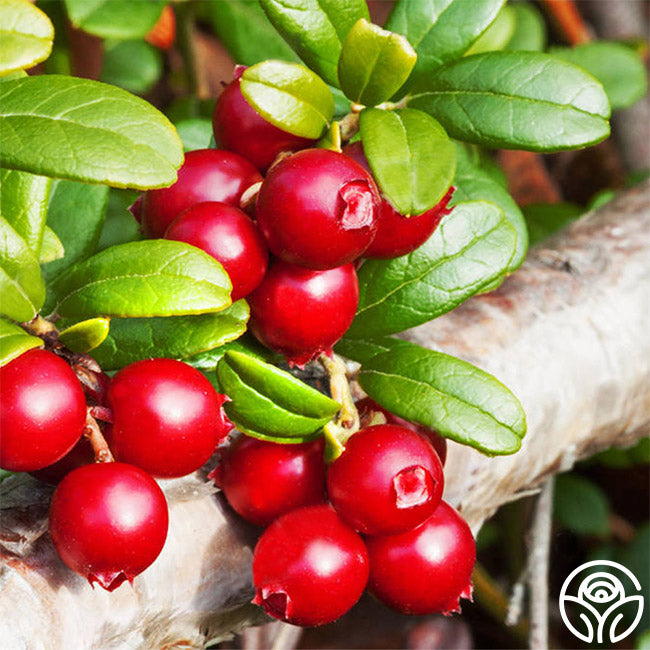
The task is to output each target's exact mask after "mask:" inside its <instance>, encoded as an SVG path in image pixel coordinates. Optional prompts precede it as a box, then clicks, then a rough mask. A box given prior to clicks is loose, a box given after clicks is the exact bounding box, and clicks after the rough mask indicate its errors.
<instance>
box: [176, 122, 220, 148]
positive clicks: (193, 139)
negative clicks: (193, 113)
mask: <svg viewBox="0 0 650 650" xmlns="http://www.w3.org/2000/svg"><path fill="white" fill-rule="evenodd" d="M175 126H176V130H177V131H178V136H179V137H180V139H181V141H182V142H183V150H184V151H194V150H195V149H207V148H208V147H209V146H210V140H211V139H212V121H211V120H207V119H205V118H194V119H189V120H181V121H180V122H177V123H176V124H175Z"/></svg>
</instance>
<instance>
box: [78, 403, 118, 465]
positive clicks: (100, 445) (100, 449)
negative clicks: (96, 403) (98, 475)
mask: <svg viewBox="0 0 650 650" xmlns="http://www.w3.org/2000/svg"><path fill="white" fill-rule="evenodd" d="M83 435H84V436H86V438H88V440H89V441H90V444H91V445H92V447H93V451H94V452H95V462H96V463H112V462H114V460H115V459H114V458H113V454H112V453H111V450H110V449H109V448H108V443H107V442H106V438H104V435H103V434H102V431H101V429H100V428H99V424H97V420H95V418H94V416H93V415H92V407H89V408H88V410H87V411H86V426H85V428H84V432H83Z"/></svg>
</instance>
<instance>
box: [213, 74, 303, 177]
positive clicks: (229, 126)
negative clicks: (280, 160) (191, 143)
mask: <svg viewBox="0 0 650 650" xmlns="http://www.w3.org/2000/svg"><path fill="white" fill-rule="evenodd" d="M245 69H246V68H245V67H244V66H237V67H236V68H235V80H234V81H233V82H232V83H229V84H228V85H227V86H226V87H225V88H224V89H223V91H222V93H221V95H219V99H218V100H217V105H216V106H215V108H214V116H213V118H212V126H213V129H214V139H215V140H216V141H217V143H218V144H219V146H220V147H222V148H223V149H228V151H234V152H235V153H238V154H239V155H240V156H243V157H244V158H246V160H250V161H251V162H252V163H253V165H255V167H257V168H258V169H259V170H260V171H261V172H264V171H266V169H267V168H268V167H269V165H270V164H271V163H272V162H273V161H274V160H275V158H276V156H277V155H278V154H279V153H281V152H283V151H297V150H298V149H305V148H306V147H309V146H311V145H312V144H313V143H314V142H315V140H308V139H307V138H301V137H300V136H297V135H293V134H292V133H287V132H286V131H283V130H282V129H279V128H278V127H277V126H274V125H273V124H271V123H270V122H267V121H266V120H265V119H264V118H263V117H262V116H261V115H259V114H258V113H257V112H256V111H255V109H254V108H253V107H252V106H251V105H250V104H249V103H248V102H247V101H246V99H245V98H244V96H243V95H242V92H241V89H240V87H239V78H240V77H241V75H242V74H243V72H244V70H245Z"/></svg>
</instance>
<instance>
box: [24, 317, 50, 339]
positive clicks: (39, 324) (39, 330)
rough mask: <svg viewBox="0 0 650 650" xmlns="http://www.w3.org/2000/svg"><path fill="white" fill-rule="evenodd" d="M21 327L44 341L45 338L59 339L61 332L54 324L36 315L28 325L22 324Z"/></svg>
mask: <svg viewBox="0 0 650 650" xmlns="http://www.w3.org/2000/svg"><path fill="white" fill-rule="evenodd" d="M21 327H22V328H23V329H24V330H25V331H26V332H28V333H29V334H33V335H34V336H38V337H39V338H42V339H44V338H45V337H48V338H50V337H52V336H56V337H58V334H59V330H57V329H56V327H55V325H54V323H51V322H50V321H49V320H47V319H45V318H43V317H42V316H41V315H40V314H36V316H34V318H32V320H30V321H28V322H27V323H21Z"/></svg>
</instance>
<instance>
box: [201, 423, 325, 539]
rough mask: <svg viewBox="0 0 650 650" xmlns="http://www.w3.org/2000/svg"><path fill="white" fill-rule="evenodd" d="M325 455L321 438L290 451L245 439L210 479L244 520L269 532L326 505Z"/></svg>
mask: <svg viewBox="0 0 650 650" xmlns="http://www.w3.org/2000/svg"><path fill="white" fill-rule="evenodd" d="M323 452H324V444H323V439H322V438H319V439H318V440H314V441H313V442H305V443H303V444H298V445H289V444H279V443H276V442H268V441H266V440H257V439H255V438H250V437H249V436H244V435H242V436H240V437H239V438H237V440H235V441H234V442H233V443H232V444H231V445H230V447H228V449H226V450H224V451H223V452H222V453H221V460H220V462H219V465H218V466H217V468H216V469H215V471H214V473H213V475H211V476H212V478H214V479H215V483H216V484H217V485H218V486H219V487H220V488H221V489H222V490H223V492H224V494H225V495H226V499H228V503H229V504H230V505H231V507H232V508H233V509H234V510H235V511H236V512H237V513H238V514H239V515H241V516H242V517H243V518H244V519H246V520H247V521H250V522H251V523H253V524H256V525H257V526H268V525H269V524H270V523H271V522H272V521H273V520H275V519H277V518H278V517H279V516H280V515H283V514H285V513H286V512H289V511H290V510H295V509H296V508H300V507H301V506H310V505H316V504H319V503H325V461H324V459H323Z"/></svg>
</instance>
